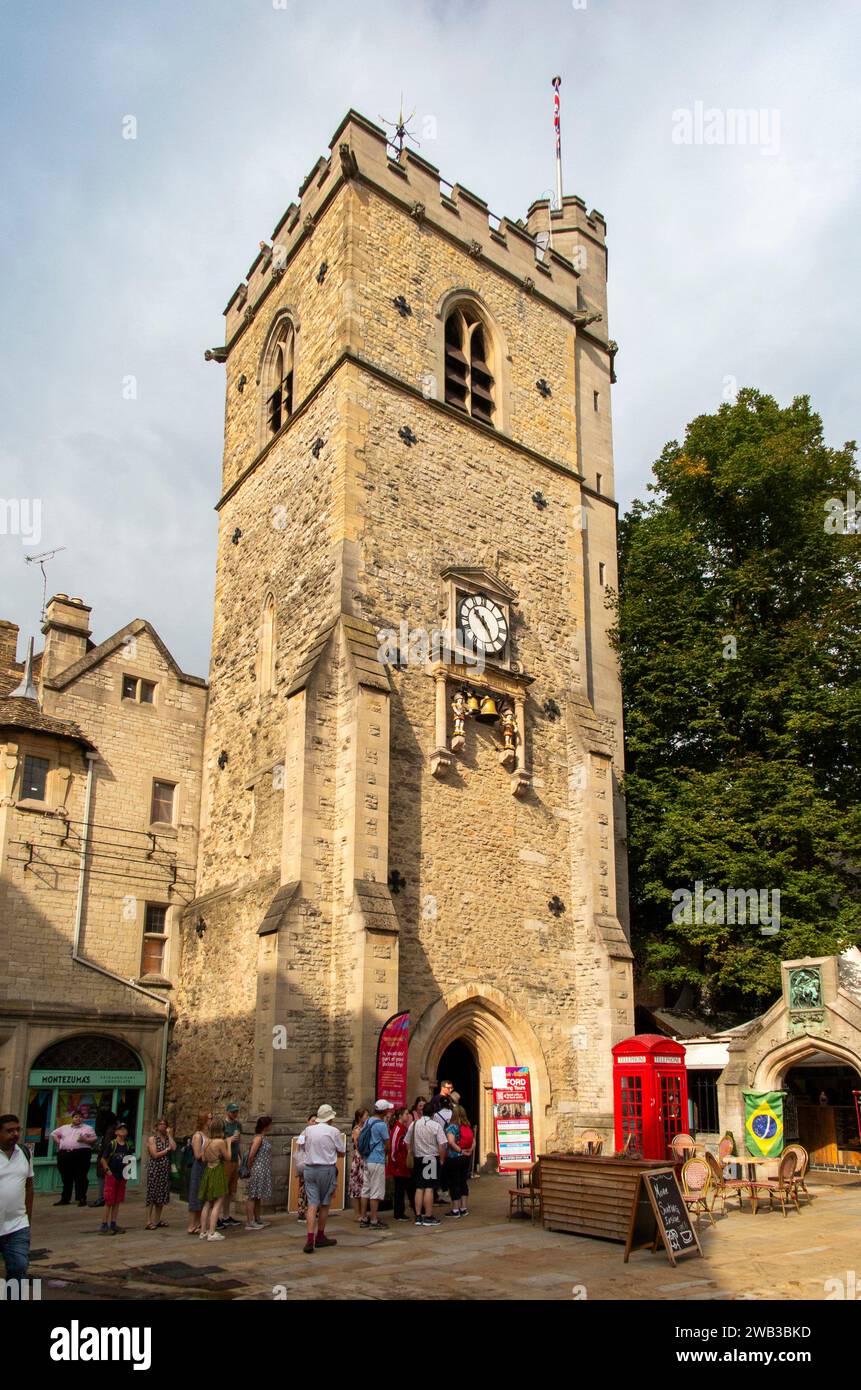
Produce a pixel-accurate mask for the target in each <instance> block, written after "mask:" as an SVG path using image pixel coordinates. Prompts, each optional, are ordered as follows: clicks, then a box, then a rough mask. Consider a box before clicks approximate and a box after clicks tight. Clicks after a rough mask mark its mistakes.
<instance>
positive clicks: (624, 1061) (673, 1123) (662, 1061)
mask: <svg viewBox="0 0 861 1390" xmlns="http://www.w3.org/2000/svg"><path fill="white" fill-rule="evenodd" d="M613 1099H614V1109H615V1114H616V1148H617V1150H620V1149H622V1148H624V1145H625V1140H626V1139H627V1138H628V1135H629V1134H630V1135H633V1136H634V1137H633V1141H632V1142H633V1147H634V1148H635V1149H636V1150H637V1151H638V1152H639V1153H640V1155H641V1157H643V1158H656V1159H667V1158H669V1157H670V1144H671V1143H672V1140H673V1136H674V1135H676V1134H682V1133H687V1130H688V1078H687V1073H686V1071H685V1048H684V1046H683V1044H682V1043H679V1042H673V1040H672V1039H671V1038H664V1037H662V1036H661V1035H660V1033H639V1034H638V1035H637V1036H636V1037H633V1038H626V1039H625V1041H624V1042H620V1043H616V1046H615V1047H614V1048H613Z"/></svg>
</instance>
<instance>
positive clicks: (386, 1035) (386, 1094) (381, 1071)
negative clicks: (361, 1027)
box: [375, 1009, 410, 1110]
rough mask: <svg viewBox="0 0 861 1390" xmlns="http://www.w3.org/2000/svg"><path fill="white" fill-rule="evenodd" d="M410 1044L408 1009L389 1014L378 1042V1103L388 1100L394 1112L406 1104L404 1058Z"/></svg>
mask: <svg viewBox="0 0 861 1390" xmlns="http://www.w3.org/2000/svg"><path fill="white" fill-rule="evenodd" d="M409 1044H410V1014H409V1009H408V1010H407V1011H406V1013H403V1014H392V1017H391V1018H390V1019H389V1020H388V1022H387V1023H384V1024H383V1027H382V1029H381V1031H380V1038H379V1042H378V1043H377V1091H376V1097H375V1099H377V1100H390V1101H391V1103H392V1105H393V1106H394V1107H395V1109H396V1110H403V1108H404V1106H405V1105H406V1103H407V1056H408V1053H409Z"/></svg>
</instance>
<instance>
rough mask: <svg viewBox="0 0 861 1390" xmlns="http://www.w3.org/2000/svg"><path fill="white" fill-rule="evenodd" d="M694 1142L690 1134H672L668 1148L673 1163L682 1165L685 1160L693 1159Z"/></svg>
mask: <svg viewBox="0 0 861 1390" xmlns="http://www.w3.org/2000/svg"><path fill="white" fill-rule="evenodd" d="M696 1147H697V1146H696V1141H695V1139H694V1136H693V1135H692V1134H674V1135H673V1138H672V1142H671V1144H670V1148H671V1149H672V1157H673V1162H674V1163H684V1161H685V1159H686V1158H693V1156H694V1154H695V1152H696Z"/></svg>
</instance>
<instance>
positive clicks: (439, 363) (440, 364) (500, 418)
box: [434, 285, 511, 434]
mask: <svg viewBox="0 0 861 1390" xmlns="http://www.w3.org/2000/svg"><path fill="white" fill-rule="evenodd" d="M458 310H459V311H460V312H461V313H463V312H464V311H465V310H466V311H468V312H469V313H470V314H472V315H473V316H474V318H475V319H477V320H479V321H480V322H481V326H482V328H483V330H484V336H485V360H486V362H487V365H488V367H489V368H490V372H491V376H492V379H493V389H492V395H493V407H494V409H493V418H492V420H491V421H487V420H484V419H482V418H481V417H480V416H476V415H473V414H472V412H471V411H470V410H462V409H461V408H460V407H459V406H457V405H453V404H452V403H451V402H450V401H448V400H446V389H445V380H446V376H445V370H446V327H447V324H448V320H449V318H450V317H451V315H452V314H453V313H455V312H457V311H458ZM434 333H435V341H434V362H435V368H436V381H437V383H439V385H438V387H437V390H436V393H435V394H436V396H437V398H438V399H439V400H441V401H443V402H444V403H445V404H446V405H448V407H449V409H450V410H452V411H454V412H455V413H456V414H457V415H460V416H464V417H465V418H466V419H468V420H472V421H474V422H475V423H477V424H481V425H484V426H485V428H486V429H489V430H493V431H494V433H495V434H507V433H508V424H509V419H510V415H511V409H510V404H511V400H510V398H511V373H510V363H511V357H510V355H509V352H508V346H507V343H506V340H505V335H504V334H503V332H502V329H501V328H500V326H499V323H498V321H497V319H496V317H495V315H494V314H493V313H492V312H491V310H490V309H489V307H488V306H487V304H486V303H485V301H484V299H483V298H482V297H481V295H480V294H479V293H478V292H477V291H476V290H473V289H471V288H469V287H468V286H465V285H460V286H457V287H456V288H454V289H451V290H448V291H447V292H446V293H445V294H444V295H443V296H442V297H441V299H440V300H439V302H438V304H437V307H436V313H435V317H434Z"/></svg>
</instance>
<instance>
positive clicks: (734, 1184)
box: [703, 1152, 753, 1212]
mask: <svg viewBox="0 0 861 1390" xmlns="http://www.w3.org/2000/svg"><path fill="white" fill-rule="evenodd" d="M703 1157H704V1158H705V1161H706V1163H707V1164H708V1165H709V1172H710V1173H711V1177H712V1183H713V1185H714V1196H713V1197H712V1205H711V1209H712V1211H714V1209H715V1203H716V1202H717V1200H718V1198H720V1201H721V1211H722V1212H726V1199H727V1197H733V1196H735V1197H737V1198H738V1209H739V1211H743V1210H744V1203H743V1202H742V1197H743V1195H744V1193H745V1192H746V1191H747V1182H746V1181H745V1179H744V1178H728V1177H726V1176H725V1174H724V1170H723V1166H722V1164H721V1161H720V1159H719V1158H715V1156H714V1154H713V1153H708V1152H706V1153H705V1154H704V1155H703ZM751 1205H753V1199H751Z"/></svg>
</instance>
